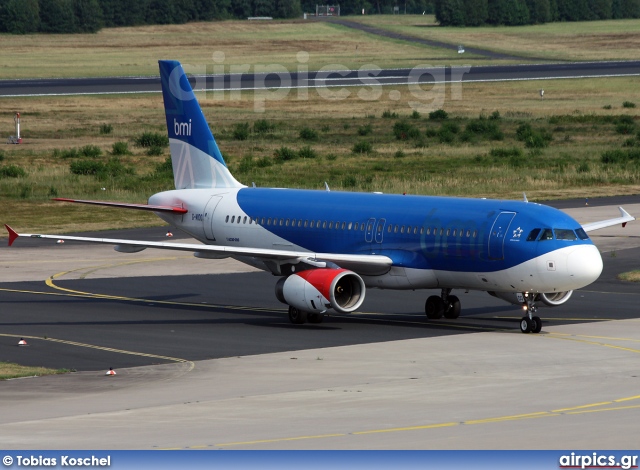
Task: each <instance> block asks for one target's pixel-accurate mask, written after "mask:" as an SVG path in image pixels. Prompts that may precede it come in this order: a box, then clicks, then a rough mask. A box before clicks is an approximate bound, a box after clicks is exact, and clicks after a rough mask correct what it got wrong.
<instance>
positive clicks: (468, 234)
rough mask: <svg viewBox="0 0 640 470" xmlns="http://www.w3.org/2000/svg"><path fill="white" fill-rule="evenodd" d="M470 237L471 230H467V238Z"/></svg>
mask: <svg viewBox="0 0 640 470" xmlns="http://www.w3.org/2000/svg"><path fill="white" fill-rule="evenodd" d="M470 236H471V230H467V238H469V237H470Z"/></svg>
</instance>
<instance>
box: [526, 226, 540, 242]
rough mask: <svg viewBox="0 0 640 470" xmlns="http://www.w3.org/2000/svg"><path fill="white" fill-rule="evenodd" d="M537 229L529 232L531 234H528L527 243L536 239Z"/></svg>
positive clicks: (538, 231)
mask: <svg viewBox="0 0 640 470" xmlns="http://www.w3.org/2000/svg"><path fill="white" fill-rule="evenodd" d="M540 230H542V229H539V228H534V229H533V230H531V233H529V236H528V237H527V241H528V242H532V241H535V239H536V238H538V234H539V233H540Z"/></svg>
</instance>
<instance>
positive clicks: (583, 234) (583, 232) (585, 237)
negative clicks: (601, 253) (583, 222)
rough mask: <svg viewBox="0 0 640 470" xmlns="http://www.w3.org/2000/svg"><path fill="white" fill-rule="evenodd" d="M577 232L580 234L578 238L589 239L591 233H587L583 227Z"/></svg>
mask: <svg viewBox="0 0 640 470" xmlns="http://www.w3.org/2000/svg"><path fill="white" fill-rule="evenodd" d="M576 234H577V235H578V238H579V239H580V240H588V239H589V235H587V232H585V231H584V229H583V228H579V229H577V230H576Z"/></svg>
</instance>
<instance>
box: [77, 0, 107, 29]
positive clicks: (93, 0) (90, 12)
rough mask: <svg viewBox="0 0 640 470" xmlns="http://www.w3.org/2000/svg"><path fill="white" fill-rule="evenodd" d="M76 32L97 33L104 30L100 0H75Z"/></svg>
mask: <svg viewBox="0 0 640 470" xmlns="http://www.w3.org/2000/svg"><path fill="white" fill-rule="evenodd" d="M73 13H74V15H75V25H76V32H79V33H96V32H98V31H99V30H100V28H102V25H103V23H102V9H101V8H100V5H99V4H98V0H73Z"/></svg>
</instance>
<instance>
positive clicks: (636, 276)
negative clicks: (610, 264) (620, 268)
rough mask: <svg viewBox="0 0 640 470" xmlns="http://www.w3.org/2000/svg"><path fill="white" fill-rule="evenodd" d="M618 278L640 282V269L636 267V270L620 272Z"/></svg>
mask: <svg viewBox="0 0 640 470" xmlns="http://www.w3.org/2000/svg"><path fill="white" fill-rule="evenodd" d="M618 279H620V280H621V281H628V282H640V270H639V269H636V270H635V271H628V272H626V273H621V274H618Z"/></svg>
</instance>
